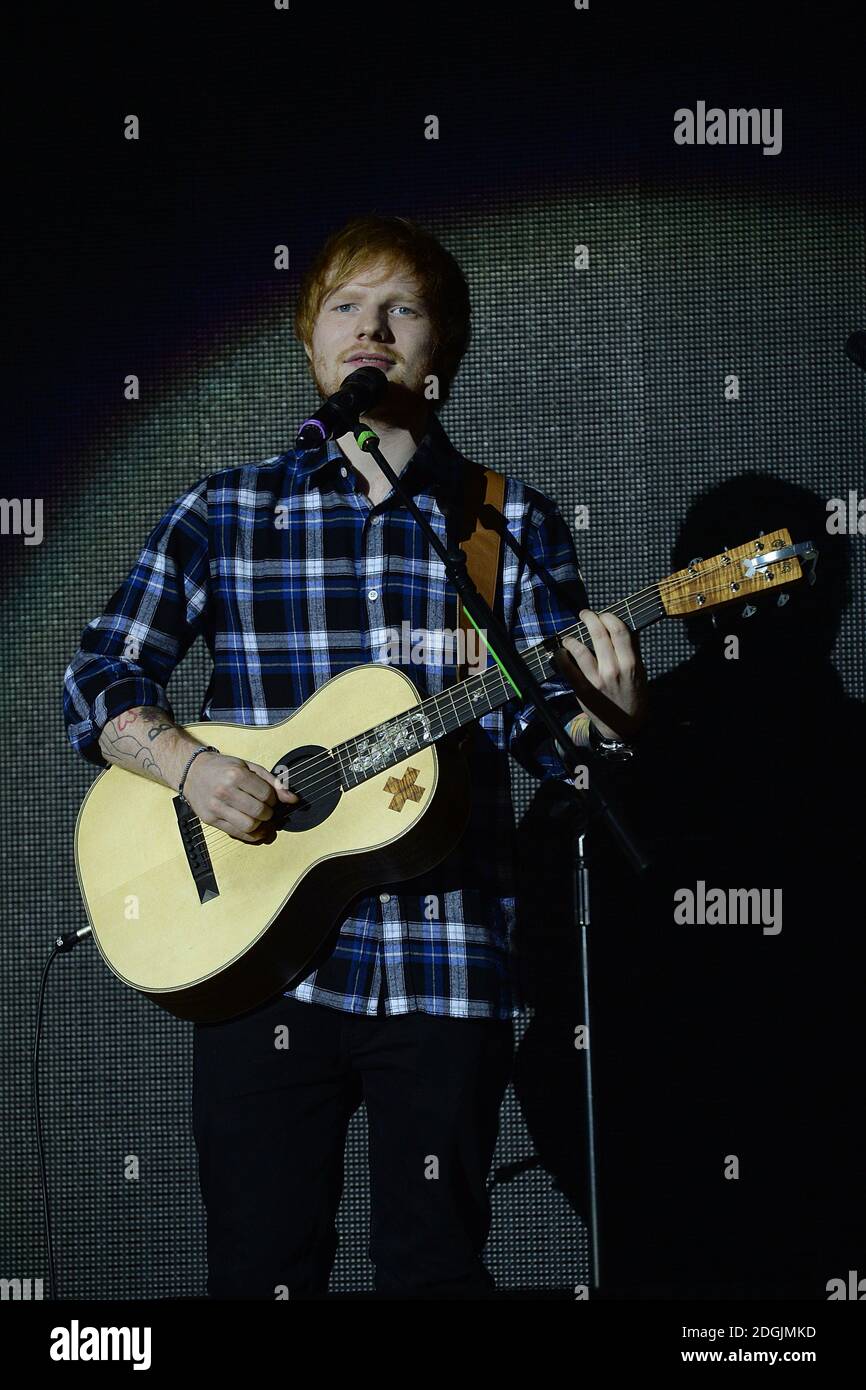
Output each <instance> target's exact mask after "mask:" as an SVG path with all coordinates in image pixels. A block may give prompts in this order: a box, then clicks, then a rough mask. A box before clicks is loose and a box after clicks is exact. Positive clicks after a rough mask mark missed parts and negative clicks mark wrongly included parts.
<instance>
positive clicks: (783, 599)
mask: <svg viewBox="0 0 866 1390" xmlns="http://www.w3.org/2000/svg"><path fill="white" fill-rule="evenodd" d="M789 597H790V595H788V594H786V593H785V590H784V589H783V590H782V592H781V593H780V594H779V596H778V598H777V599H776V607H777V608H784V607H785V604H786V603H787V602H788V598H789Z"/></svg>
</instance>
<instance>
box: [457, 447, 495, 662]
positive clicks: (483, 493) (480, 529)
mask: <svg viewBox="0 0 866 1390" xmlns="http://www.w3.org/2000/svg"><path fill="white" fill-rule="evenodd" d="M467 463H468V464H469V467H468V468H464V472H463V505H462V509H461V517H460V529H459V532H458V535H457V540H458V542H459V544H460V547H461V549H462V551H463V553H464V555H465V556H466V568H467V570H468V572H469V575H470V578H471V579H472V580H473V582H474V584H475V587H476V588H477V590H478V592H479V593H480V594H481V596H482V597H483V598H484V599H485V600H486V601H487V603H488V605H489V606H490V608H492V609H493V610H494V612H495V611H496V609H495V601H496V591H497V581H498V578H499V555H500V550H501V546H502V541H501V537H500V535H499V532H498V531H495V530H492V529H491V528H490V527H488V526H485V524H484V522H483V520H482V508H483V507H485V506H487V507H492V508H493V510H494V511H496V512H498V513H499V515H500V516H501V515H502V512H503V501H504V498H505V475H504V474H502V473H497V472H496V471H495V470H494V469H492V468H483V467H482V466H481V465H480V464H478V463H473V462H472V461H471V460H467ZM455 600H456V605H457V607H456V611H457V623H456V624H455V629H454V630H455V632H456V631H458V630H462V631H463V634H464V641H465V643H466V645H465V646H464V648H463V651H464V654H465V655H466V656H467V657H468V656H469V655H470V654H474V653H477V654H478V657H479V658H480V660H478V661H476V662H474V663H473V662H470V661H465V662H459V663H458V668H457V680H458V681H461V680H465V679H466V676H467V675H469V674H471V673H472V672H473V671H476V670H481V671H483V670H484V669H485V668H486V667H487V665H488V664H489V658H488V653H487V647H486V644H484V643H482V641H481V638H480V637H479V635H478V633H477V632H476V631H475V628H474V627H473V626H472V623H471V622H470V620H469V618H467V616H466V614H465V613H464V611H463V604H462V603H461V602H460V598H459V595H455ZM470 633H471V638H470ZM458 655H459V652H458Z"/></svg>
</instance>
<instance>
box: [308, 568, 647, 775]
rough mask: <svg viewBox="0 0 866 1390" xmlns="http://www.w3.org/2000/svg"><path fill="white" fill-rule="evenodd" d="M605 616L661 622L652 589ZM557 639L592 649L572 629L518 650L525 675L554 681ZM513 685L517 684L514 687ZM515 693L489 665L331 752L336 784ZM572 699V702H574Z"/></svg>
mask: <svg viewBox="0 0 866 1390" xmlns="http://www.w3.org/2000/svg"><path fill="white" fill-rule="evenodd" d="M604 611H605V612H609V613H615V614H616V616H617V617H618V618H621V619H622V621H623V622H624V623H625V624H626V626H627V627H629V628H631V630H632V632H637V631H638V630H639V629H640V628H642V627H647V626H648V625H649V624H650V623H654V622H656V621H657V619H659V618H661V617H663V616H664V611H665V610H664V607H663V605H662V601H661V595H660V593H659V587H658V585H657V584H653V585H651V586H650V587H649V588H647V589H642V590H641V591H640V592H639V593H636V594H632V595H631V597H630V598H626V599H622V600H621V601H620V602H619V603H616V604H612V605H611V606H610V608H607V609H605V610H604ZM563 637H576V638H578V640H579V641H581V642H584V643H585V644H586V645H587V646H592V641H591V639H590V636H589V633H588V631H587V628H586V625H585V624H584V623H581V622H578V623H575V624H574V625H573V626H572V627H568V628H565V629H564V630H563V631H562V632H559V633H557V635H556V637H555V638H549V639H547V640H546V641H545V642H540V643H538V644H537V645H536V646H532V647H526V648H522V649H521V648H518V650H519V651H520V655H521V656H522V658H523V660H524V661H525V662H526V665H527V666H528V668H529V670H530V672H531V674H532V675H533V676H534V677H535V679H536V680H537V681H538V682H539V684H542V683H543V682H544V681H546V680H549V679H550V678H551V676H556V675H558V672H557V671H556V667H555V666H554V664H553V660H552V652H553V650H554V649H555V647H556V645H558V643H560V642H561V641H562V639H563ZM518 685H519V682H518ZM512 697H516V691H515V690H514V687H513V686H512V684H511V682H510V681H509V680H508V678H507V676H506V675H505V673H504V672H503V671H502V670H501V669H500V667H499V666H498V665H496V664H495V663H494V664H493V665H492V666H490V667H488V669H487V670H486V671H480V672H478V674H477V675H474V676H469V677H468V679H467V680H464V681H458V682H457V684H456V685H450V686H447V687H446V689H445V690H442V691H440V692H439V693H438V694H436V695H431V696H429V697H428V698H427V699H426V700H423V701H422V702H421V704H420V705H414V706H413V707H412V708H411V709H409V710H407V711H406V712H405V714H400V715H395V716H394V717H393V718H391V719H386V720H385V721H384V723H382V724H377V725H375V727H374V728H372V729H367V730H366V731H365V732H364V733H363V734H358V735H357V736H356V737H355V738H350V739H347V740H346V742H345V743H341V744H338V745H337V746H336V747H335V748H333V749H332V750H331V751H332V754H333V756H334V759H335V761H336V764H337V766H338V768H339V771H340V781H341V783H342V785H343V787H344V788H346V789H347V790H348V788H350V787H357V786H359V785H360V783H361V782H365V781H367V780H368V779H369V778H370V777H375V776H376V775H377V774H378V773H380V772H385V771H386V770H387V769H388V768H389V767H394V766H395V764H396V763H400V762H402V761H403V759H404V758H407V757H409V756H410V755H411V754H412V753H416V752H418V750H419V749H421V748H426V747H427V746H428V745H429V744H431V743H436V741H437V740H438V739H440V738H444V737H445V735H446V734H450V733H453V732H454V730H455V729H460V728H462V727H463V726H464V725H466V724H471V723H472V722H473V721H474V720H476V719H480V718H481V717H482V715H485V714H489V713H490V712H491V710H495V709H498V708H499V706H500V705H504V704H505V703H506V702H507V701H508V700H510V699H511V698H512ZM575 698H576V697H575Z"/></svg>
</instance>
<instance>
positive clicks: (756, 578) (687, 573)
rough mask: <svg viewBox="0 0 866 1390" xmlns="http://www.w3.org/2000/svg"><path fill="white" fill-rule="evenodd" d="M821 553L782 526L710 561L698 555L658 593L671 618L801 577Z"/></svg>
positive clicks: (742, 597) (760, 592)
mask: <svg viewBox="0 0 866 1390" xmlns="http://www.w3.org/2000/svg"><path fill="white" fill-rule="evenodd" d="M817 554H818V552H817V550H816V548H815V546H814V545H812V543H811V541H800V542H799V543H798V544H796V545H795V544H793V543H792V541H791V533H790V531H787V530H785V528H784V527H783V528H782V529H781V530H777V531H771V532H770V533H769V534H768V535H766V536H760V537H758V539H757V540H753V541H746V543H745V544H744V545H738V546H735V548H734V549H733V550H724V551H723V552H722V554H721V555H714V556H713V557H712V559H710V560H693V561H692V563H691V564H690V565H687V566H686V568H685V569H683V570H677V571H676V572H675V573H674V574H671V575H669V576H668V578H667V579H663V580H662V581H661V583H660V584H659V586H658V587H659V594H660V596H661V601H662V603H663V605H664V609H665V612H666V613H667V614H668V616H669V617H684V616H685V615H687V614H689V613H700V612H702V611H704V610H706V609H709V608H718V607H720V606H721V605H722V604H724V603H736V602H738V601H741V600H742V599H744V598H746V597H748V596H749V595H750V594H762V593H765V592H766V591H767V590H768V589H776V588H780V587H781V586H782V585H785V584H792V583H794V582H796V580H798V579H802V578H803V566H804V565H806V564H809V565H811V564H814V561H815V559H816V558H817ZM811 577H812V576H811V575H810V578H811Z"/></svg>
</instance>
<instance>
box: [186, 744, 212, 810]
mask: <svg viewBox="0 0 866 1390" xmlns="http://www.w3.org/2000/svg"><path fill="white" fill-rule="evenodd" d="M219 751H220V750H219V749H218V748H214V747H213V745H212V744H208V746H207V748H197V749H196V750H195V752H194V753H193V755H192V757H191V758H190V760H189V762H188V763H187V765H186V767H185V768H184V770H183V774H182V775H181V779H180V786H179V787H178V789H177V794H178V796H179V797H180V798H181V800H182V801H186V797H185V796H184V794H183V784H184V782H185V781H186V774H187V773H188V772H189V770H190V768H191V767H192V765H193V763H194V762H195V760H196V758H197V757H198V755H199V753H218V752H219ZM186 804H187V806H188V805H189V802H188V801H187V802H186Z"/></svg>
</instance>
